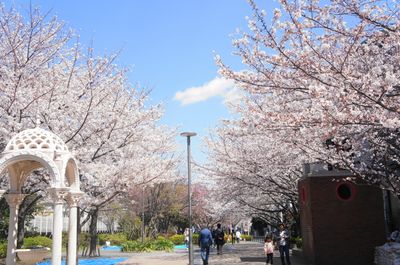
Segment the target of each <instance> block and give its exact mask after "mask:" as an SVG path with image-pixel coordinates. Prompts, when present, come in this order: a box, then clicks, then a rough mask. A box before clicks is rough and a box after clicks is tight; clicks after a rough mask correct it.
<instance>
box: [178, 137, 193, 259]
mask: <svg viewBox="0 0 400 265" xmlns="http://www.w3.org/2000/svg"><path fill="white" fill-rule="evenodd" d="M196 135H197V134H196V133H194V132H183V133H181V136H183V137H186V139H187V165H188V200H189V265H193V242H192V241H193V240H192V239H193V231H192V188H191V185H192V179H191V175H190V174H191V172H190V137H192V136H196Z"/></svg>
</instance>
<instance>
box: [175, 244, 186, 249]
mask: <svg viewBox="0 0 400 265" xmlns="http://www.w3.org/2000/svg"><path fill="white" fill-rule="evenodd" d="M174 248H175V249H187V246H186V245H176V246H175V247H174Z"/></svg>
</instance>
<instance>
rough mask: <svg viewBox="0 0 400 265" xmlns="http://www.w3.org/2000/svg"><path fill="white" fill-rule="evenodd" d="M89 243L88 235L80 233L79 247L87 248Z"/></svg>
mask: <svg viewBox="0 0 400 265" xmlns="http://www.w3.org/2000/svg"><path fill="white" fill-rule="evenodd" d="M89 241H90V235H89V233H80V235H79V247H81V248H82V247H88V246H89Z"/></svg>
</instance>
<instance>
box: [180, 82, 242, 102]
mask: <svg viewBox="0 0 400 265" xmlns="http://www.w3.org/2000/svg"><path fill="white" fill-rule="evenodd" d="M239 94H240V92H239V89H237V88H235V84H234V82H233V80H228V79H225V78H221V77H216V78H214V79H213V80H211V81H210V82H207V83H205V84H204V85H202V86H197V87H190V88H188V89H185V90H183V91H178V92H176V94H175V96H174V100H178V101H180V102H181V104H182V105H188V104H193V103H196V102H200V101H205V100H207V99H209V98H212V97H216V96H221V97H223V98H224V101H225V102H232V100H235V101H236V100H237V99H238V97H239V96H238V95H239Z"/></svg>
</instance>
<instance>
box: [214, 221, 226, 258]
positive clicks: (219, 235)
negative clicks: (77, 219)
mask: <svg viewBox="0 0 400 265" xmlns="http://www.w3.org/2000/svg"><path fill="white" fill-rule="evenodd" d="M215 244H216V245H217V254H218V255H219V254H222V246H223V245H224V244H225V233H224V230H222V228H221V224H217V230H215Z"/></svg>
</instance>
